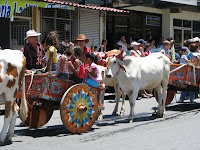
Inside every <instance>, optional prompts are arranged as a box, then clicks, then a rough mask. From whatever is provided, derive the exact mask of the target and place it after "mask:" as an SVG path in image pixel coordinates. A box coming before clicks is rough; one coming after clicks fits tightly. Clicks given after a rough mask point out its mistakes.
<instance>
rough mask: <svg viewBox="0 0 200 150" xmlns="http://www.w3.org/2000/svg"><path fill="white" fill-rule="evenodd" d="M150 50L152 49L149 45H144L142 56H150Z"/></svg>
mask: <svg viewBox="0 0 200 150" xmlns="http://www.w3.org/2000/svg"><path fill="white" fill-rule="evenodd" d="M151 49H152V46H151V45H150V43H146V44H145V49H144V55H145V56H148V55H149V54H151V52H150V50H151Z"/></svg>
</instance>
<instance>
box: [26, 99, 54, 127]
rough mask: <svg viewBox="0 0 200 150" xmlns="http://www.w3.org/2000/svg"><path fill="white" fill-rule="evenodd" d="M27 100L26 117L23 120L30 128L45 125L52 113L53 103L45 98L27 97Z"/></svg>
mask: <svg viewBox="0 0 200 150" xmlns="http://www.w3.org/2000/svg"><path fill="white" fill-rule="evenodd" d="M27 100H28V118H27V120H26V122H25V124H26V125H27V126H29V127H30V128H39V127H41V126H43V125H45V124H46V123H47V122H48V121H49V120H50V118H51V116H52V114H53V111H54V109H53V107H52V106H53V104H51V102H49V101H48V102H46V101H45V100H41V99H39V100H36V99H27Z"/></svg>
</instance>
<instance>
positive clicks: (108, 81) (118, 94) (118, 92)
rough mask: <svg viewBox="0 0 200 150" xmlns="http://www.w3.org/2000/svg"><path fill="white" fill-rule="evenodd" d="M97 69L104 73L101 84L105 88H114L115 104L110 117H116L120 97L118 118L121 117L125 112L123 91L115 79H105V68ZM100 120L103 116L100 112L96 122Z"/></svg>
mask: <svg viewBox="0 0 200 150" xmlns="http://www.w3.org/2000/svg"><path fill="white" fill-rule="evenodd" d="M99 67H100V68H101V71H103V72H104V78H103V83H104V84H105V86H111V87H114V89H115V102H116V103H115V108H114V110H113V113H112V115H117V111H118V105H119V101H120V97H121V96H122V106H121V111H120V116H121V117H123V116H124V112H125V96H126V94H125V93H124V92H123V91H121V89H120V87H119V83H118V80H117V78H116V77H112V78H107V77H106V74H107V68H106V67H103V66H99ZM102 119H103V114H102V111H100V114H99V117H98V120H102Z"/></svg>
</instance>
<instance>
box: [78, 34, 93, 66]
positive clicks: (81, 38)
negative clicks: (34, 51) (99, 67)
mask: <svg viewBox="0 0 200 150" xmlns="http://www.w3.org/2000/svg"><path fill="white" fill-rule="evenodd" d="M89 41H90V40H89V39H88V38H86V36H85V34H79V35H78V36H77V38H76V39H75V40H74V44H76V45H78V46H79V47H80V49H81V52H82V62H83V63H85V61H86V58H85V55H86V54H87V53H91V49H90V48H89V47H87V46H86V44H87V43H88V42H89Z"/></svg>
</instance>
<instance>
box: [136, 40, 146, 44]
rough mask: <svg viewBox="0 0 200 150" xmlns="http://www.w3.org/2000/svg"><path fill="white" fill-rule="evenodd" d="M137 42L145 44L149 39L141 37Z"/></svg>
mask: <svg viewBox="0 0 200 150" xmlns="http://www.w3.org/2000/svg"><path fill="white" fill-rule="evenodd" d="M137 42H138V43H140V44H145V43H147V41H145V40H144V39H139V40H138V41H137Z"/></svg>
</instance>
